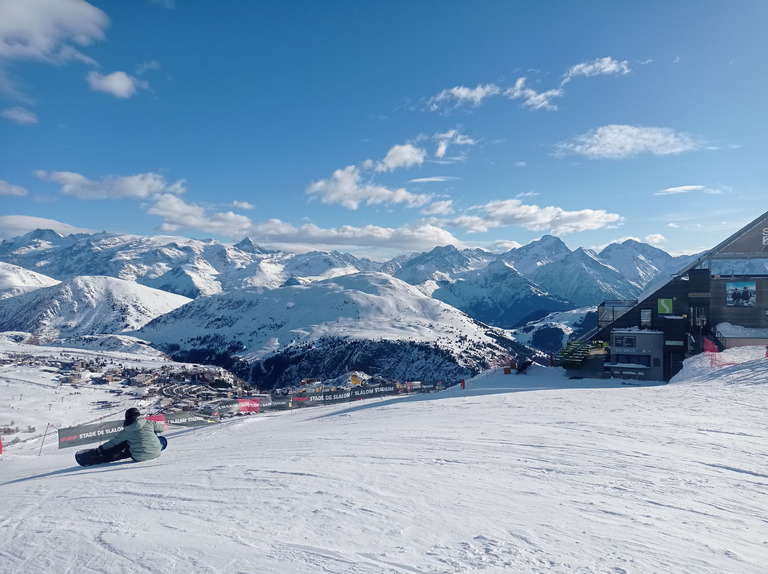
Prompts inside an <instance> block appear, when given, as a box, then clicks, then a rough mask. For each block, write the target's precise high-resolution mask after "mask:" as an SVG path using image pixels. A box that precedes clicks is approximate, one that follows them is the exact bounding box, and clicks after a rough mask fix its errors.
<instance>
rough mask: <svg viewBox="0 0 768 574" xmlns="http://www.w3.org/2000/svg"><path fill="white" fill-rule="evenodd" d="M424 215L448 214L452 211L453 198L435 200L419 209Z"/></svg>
mask: <svg viewBox="0 0 768 574" xmlns="http://www.w3.org/2000/svg"><path fill="white" fill-rule="evenodd" d="M421 213H423V214H424V215H448V214H449V213H453V200H451V199H447V200H445V201H436V202H434V203H432V204H430V205H428V206H427V207H425V208H424V209H422V210H421Z"/></svg>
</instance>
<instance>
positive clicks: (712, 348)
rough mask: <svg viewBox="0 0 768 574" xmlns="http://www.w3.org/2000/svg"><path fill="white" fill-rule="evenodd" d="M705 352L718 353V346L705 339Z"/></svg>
mask: <svg viewBox="0 0 768 574" xmlns="http://www.w3.org/2000/svg"><path fill="white" fill-rule="evenodd" d="M704 351H706V352H707V353H717V345H715V342H714V341H712V340H711V339H704Z"/></svg>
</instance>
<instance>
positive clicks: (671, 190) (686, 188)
mask: <svg viewBox="0 0 768 574" xmlns="http://www.w3.org/2000/svg"><path fill="white" fill-rule="evenodd" d="M726 189H729V188H727V187H726ZM692 191H700V192H702V193H707V194H710V195H720V194H722V193H724V190H723V189H721V188H713V187H706V186H704V185H680V186H678V187H668V188H667V189H661V190H659V191H657V192H656V193H654V194H653V195H678V194H680V193H691V192H692Z"/></svg>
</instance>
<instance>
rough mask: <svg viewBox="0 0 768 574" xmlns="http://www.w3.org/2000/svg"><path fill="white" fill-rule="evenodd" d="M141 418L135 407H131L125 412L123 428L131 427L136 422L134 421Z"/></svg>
mask: <svg viewBox="0 0 768 574" xmlns="http://www.w3.org/2000/svg"><path fill="white" fill-rule="evenodd" d="M140 416H141V413H140V412H139V409H137V408H136V407H131V408H130V409H128V410H127V411H125V422H123V426H124V427H127V426H128V425H132V424H133V423H135V422H136V419H137V418H139V417H140Z"/></svg>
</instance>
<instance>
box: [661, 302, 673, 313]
mask: <svg viewBox="0 0 768 574" xmlns="http://www.w3.org/2000/svg"><path fill="white" fill-rule="evenodd" d="M671 314H672V299H659V315H671Z"/></svg>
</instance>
